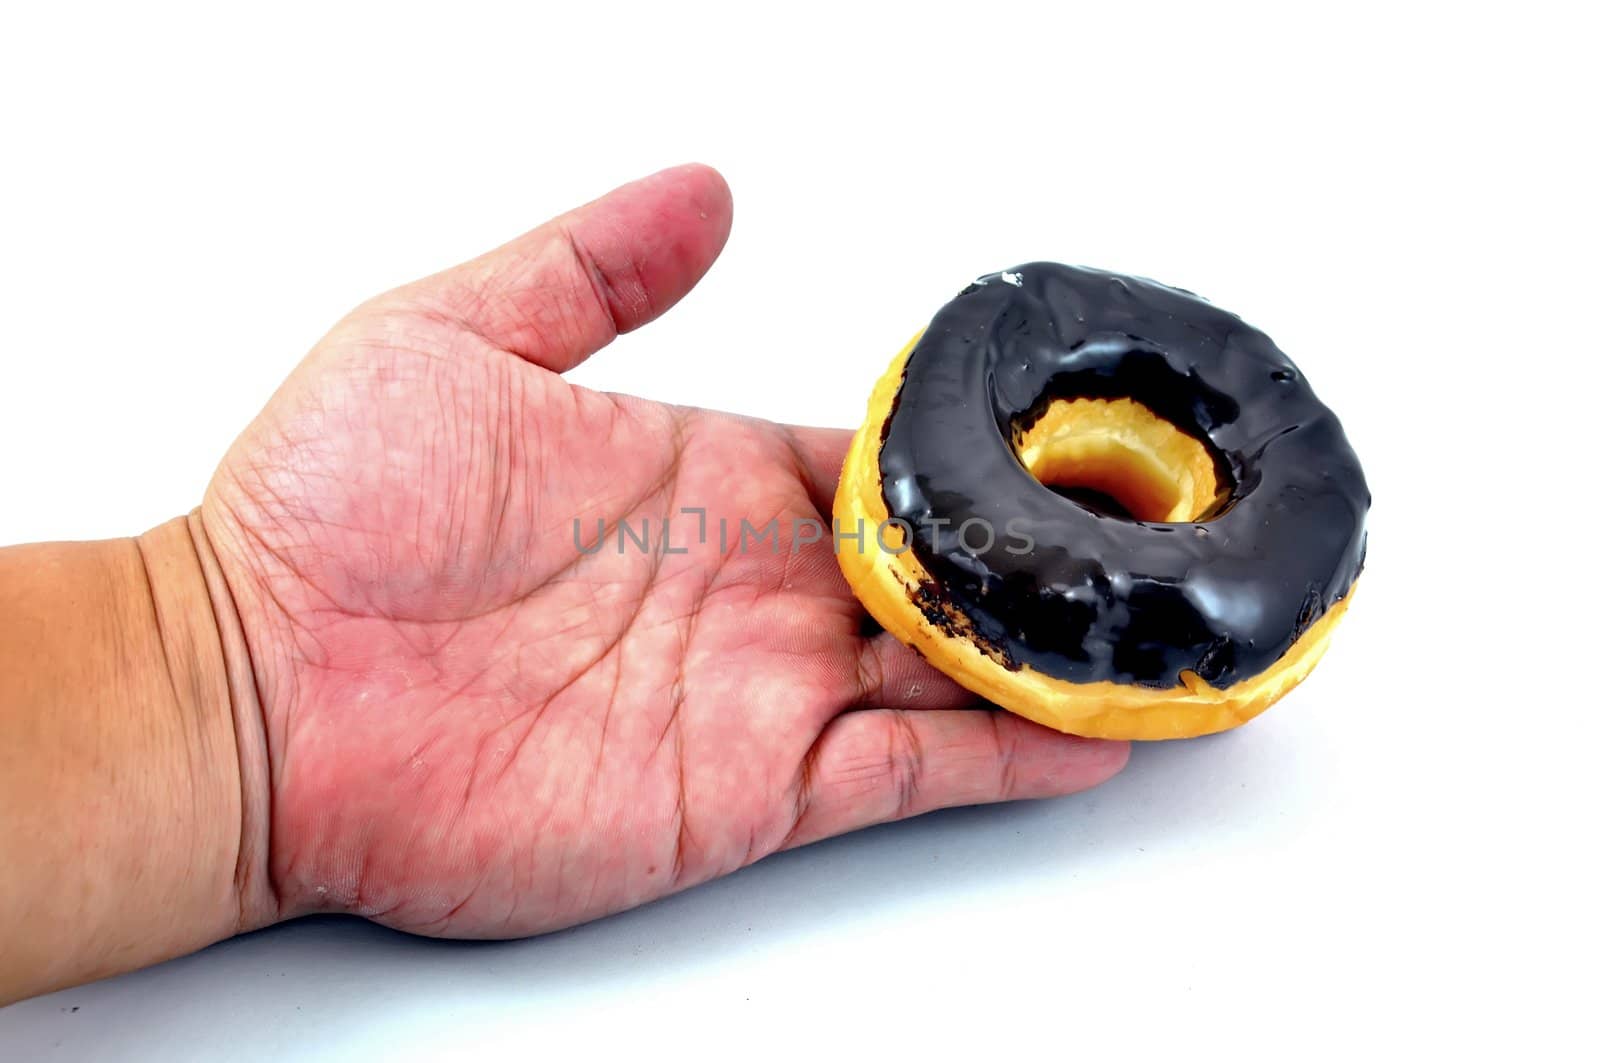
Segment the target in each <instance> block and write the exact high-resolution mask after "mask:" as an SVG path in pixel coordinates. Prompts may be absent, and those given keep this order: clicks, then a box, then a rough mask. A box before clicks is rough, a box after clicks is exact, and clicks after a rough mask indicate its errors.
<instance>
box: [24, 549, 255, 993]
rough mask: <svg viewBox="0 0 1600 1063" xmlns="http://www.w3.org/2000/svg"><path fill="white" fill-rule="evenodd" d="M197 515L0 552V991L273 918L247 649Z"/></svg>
mask: <svg viewBox="0 0 1600 1063" xmlns="http://www.w3.org/2000/svg"><path fill="white" fill-rule="evenodd" d="M197 523H198V522H197V521H195V520H193V519H192V518H188V517H184V518H179V519H177V520H174V521H169V522H168V523H166V524H163V525H161V526H159V527H157V528H155V529H152V530H151V531H149V532H147V533H145V534H144V535H142V536H139V537H138V538H136V539H121V540H111V541H106V542H97V543H56V544H40V545H35V546H23V547H14V548H11V549H8V550H5V551H0V606H3V608H0V636H3V637H0V851H4V852H6V853H7V855H8V860H10V859H14V860H15V862H14V863H13V864H12V866H11V867H10V868H8V873H7V875H6V876H4V878H3V880H0V939H4V940H5V941H6V949H5V957H4V960H3V961H0V1000H4V999H9V998H12V997H16V996H25V995H30V994H33V993H38V992H43V991H46V990H49V989H52V988H58V987H61V986H65V985H70V984H73V983H76V982H82V981H87V980H90V979H94V978H100V977H104V976H107V975H110V974H115V973H118V972H120V971H123V970H128V969H131V968H134V967H139V966H144V965H147V964H150V963H154V962H158V961H160V960H162V959H167V958H169V957H172V956H177V955H181V954H183V953H186V952H190V951H193V950H195V949H198V948H202V947H204V946H205V945H208V944H210V943H212V942H214V941H217V940H220V939H221V938H225V937H228V936H230V935H232V934H234V933H237V932H238V931H239V930H241V929H248V928H250V927H253V926H259V925H262V924H264V923H265V922H268V921H270V919H271V918H272V917H273V916H274V914H275V907H274V905H273V904H272V901H271V891H270V889H269V888H268V887H267V884H266V882H267V880H266V878H265V875H264V874H263V871H264V868H265V844H264V840H258V837H257V836H259V839H264V837H265V827H264V819H263V818H262V817H263V816H264V809H263V808H262V804H263V803H262V802H261V801H259V800H256V798H255V796H254V794H252V793H251V792H250V791H249V789H248V788H249V787H250V786H251V785H256V786H258V789H257V791H256V792H257V793H262V792H264V790H265V786H264V781H263V780H264V774H265V773H264V771H263V770H262V768H261V767H260V766H258V765H253V764H251V763H250V762H249V760H248V758H249V757H250V756H253V755H254V753H252V752H250V751H249V749H248V741H246V742H245V743H243V744H242V743H241V741H240V730H241V727H240V724H239V722H238V721H239V718H240V717H241V716H243V715H244V714H246V713H248V712H249V711H250V710H251V708H252V706H253V705H254V701H253V698H251V697H248V696H245V693H246V689H247V688H249V687H250V686H251V684H250V682H249V681H248V678H247V674H248V654H244V655H243V656H242V659H241V658H240V656H239V655H238V654H234V655H232V657H231V658H230V652H229V650H230V634H229V633H230V627H229V623H230V616H231V606H230V605H229V603H228V602H227V601H226V595H225V586H224V588H223V590H221V591H214V590H213V584H214V583H216V582H217V581H216V580H214V579H209V578H208V576H207V568H208V564H207V556H208V554H209V547H208V546H207V545H206V544H205V541H204V535H203V532H202V531H201V530H200V529H198V528H197V526H196V525H197ZM210 567H211V568H212V570H213V572H214V570H215V562H214V560H213V561H211V563H210ZM219 598H221V599H223V600H221V601H220V602H219ZM231 623H232V629H231V630H232V632H233V635H234V637H235V641H237V642H242V640H239V639H237V638H236V636H237V618H232V621H231ZM256 726H257V728H258V729H259V724H257V725H256ZM246 737H247V739H248V735H247V736H246ZM252 830H254V831H255V834H256V836H253V835H252ZM13 854H15V855H14V857H13Z"/></svg>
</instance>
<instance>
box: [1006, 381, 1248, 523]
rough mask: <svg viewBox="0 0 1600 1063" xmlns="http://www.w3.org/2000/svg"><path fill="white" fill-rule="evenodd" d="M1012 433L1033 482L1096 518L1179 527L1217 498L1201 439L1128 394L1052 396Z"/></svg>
mask: <svg viewBox="0 0 1600 1063" xmlns="http://www.w3.org/2000/svg"><path fill="white" fill-rule="evenodd" d="M1013 435H1014V438H1013V440H1012V448H1013V449H1014V450H1015V451H1016V455H1017V459H1018V460H1019V461H1021V462H1022V465H1023V467H1024V468H1025V469H1027V470H1028V472H1029V473H1030V474H1032V475H1033V477H1034V478H1035V479H1036V480H1038V481H1039V482H1040V483H1042V484H1044V485H1045V486H1046V487H1048V488H1050V489H1051V490H1052V491H1054V492H1055V493H1056V494H1058V495H1061V496H1062V497H1064V498H1068V499H1071V500H1072V501H1074V502H1076V503H1078V504H1079V505H1081V506H1084V507H1086V508H1088V509H1090V510H1093V511H1094V512H1096V513H1099V514H1101V515H1103V516H1107V517H1114V518H1118V519H1122V520H1137V521H1151V522H1159V523H1184V524H1187V523H1193V522H1196V521H1199V520H1201V519H1202V518H1203V517H1204V516H1205V514H1206V513H1208V512H1209V511H1211V510H1213V509H1215V508H1216V506H1217V503H1218V502H1220V501H1222V500H1223V495H1224V492H1223V490H1222V488H1221V486H1220V484H1219V483H1218V480H1217V469H1216V462H1215V461H1213V460H1212V457H1211V452H1210V451H1209V450H1207V449H1206V446H1205V444H1204V443H1202V442H1200V441H1199V440H1198V439H1195V438H1194V437H1193V436H1191V435H1189V434H1188V433H1186V432H1184V431H1182V430H1180V429H1179V428H1178V427H1176V426H1175V425H1173V424H1172V423H1171V422H1170V421H1167V420H1164V419H1163V418H1161V417H1158V416H1156V415H1155V414H1154V413H1152V412H1151V411H1150V409H1149V408H1148V407H1146V406H1144V405H1142V404H1141V403H1138V402H1136V401H1134V400H1133V399H1056V400H1055V401H1053V402H1051V404H1050V405H1049V406H1048V407H1047V408H1046V409H1045V411H1044V413H1043V415H1042V416H1040V417H1039V418H1038V419H1037V420H1035V421H1034V422H1033V423H1032V424H1031V425H1029V427H1028V428H1027V429H1026V430H1023V431H1021V432H1017V433H1014V434H1013Z"/></svg>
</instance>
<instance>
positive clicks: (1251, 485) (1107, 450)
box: [835, 262, 1370, 738]
mask: <svg viewBox="0 0 1600 1063" xmlns="http://www.w3.org/2000/svg"><path fill="white" fill-rule="evenodd" d="M1369 504H1370V495H1369V494H1368V491H1367V486H1366V481H1365V479H1364V477H1363V476H1362V472H1361V466H1360V463H1359V462H1358V461H1357V459H1356V456H1355V453H1354V452H1353V451H1352V450H1351V448H1350V445H1349V443H1348V442H1347V441H1346V439H1345V435H1344V431H1343V429H1342V428H1341V427H1340V425H1339V421H1338V419H1337V418H1336V417H1335V416H1334V415H1333V413H1332V412H1331V411H1329V410H1328V409H1327V407H1325V406H1323V405H1322V403H1321V402H1319V401H1318V400H1317V398H1316V396H1315V395H1314V394H1313V393H1312V391H1311V388H1310V386H1309V385H1308V384H1307V383H1306V380H1305V378H1304V377H1303V376H1302V375H1301V373H1300V371H1299V370H1298V369H1297V368H1296V367H1295V365H1294V364H1293V363H1292V362H1291V361H1290V360H1289V359H1288V358H1287V357H1286V356H1285V355H1284V354H1283V352H1282V351H1280V350H1278V348H1277V347H1276V346H1275V345H1274V344H1273V342H1272V341H1271V340H1270V339H1268V338H1267V337H1266V336H1265V335H1264V334H1262V333H1261V332H1260V331H1258V330H1256V329H1254V328H1252V327H1250V326H1249V325H1247V324H1245V323H1244V322H1243V321H1241V320H1240V319H1239V318H1238V317H1236V316H1234V315H1233V314H1230V313H1227V312H1226V311H1223V310H1220V309H1218V308H1216V307H1214V306H1212V305H1211V304H1210V303H1207V302H1206V301H1204V300H1203V299H1200V298H1199V297H1197V296H1195V295H1193V294H1191V293H1188V292H1185V291H1181V290H1179V289H1174V288H1168V287H1165V286H1163V285H1160V284H1156V283H1154V282H1152V281H1148V280H1143V279H1139V278H1134V277H1125V276H1119V275H1117V274H1113V273H1106V272H1101V271H1098V270H1090V269H1080V268H1074V267H1069V266H1063V265H1058V264H1055V263H1044V262H1036V263H1031V264H1028V265H1024V266H1019V267H1017V268H1016V269H1013V270H1007V271H1005V272H1002V273H997V274H990V275H988V276H985V277H982V278H980V279H979V280H978V281H976V282H975V283H973V284H972V285H970V286H968V287H967V288H966V289H965V290H964V291H962V292H961V293H960V294H959V295H958V296H957V297H956V298H955V299H954V300H952V301H951V302H950V303H949V304H948V305H946V306H945V307H944V309H943V310H941V311H940V312H939V314H938V315H937V316H936V317H934V319H933V321H932V322H931V323H930V324H929V325H928V327H927V329H926V330H925V332H924V333H922V334H921V336H920V337H919V338H918V339H916V340H913V342H912V344H911V345H910V346H909V347H908V348H907V349H906V351H903V352H902V353H901V355H900V356H899V357H898V358H897V359H896V360H895V362H894V364H893V365H891V367H890V369H889V372H888V373H887V374H886V375H885V377H884V378H883V379H882V380H881V381H880V382H879V385H878V388H877V389H876V390H875V392H874V395H873V399H872V402H871V403H870V404H869V411H868V417H867V421H866V423H865V424H864V425H863V426H862V428H861V431H860V432H858V433H857V435H856V439H855V441H854V443H853V444H852V447H851V451H850V455H849V457H848V458H847V460H846V463H845V470H844V474H843V476H842V478H841V483H840V489H839V494H838V498H837V499H836V503H835V516H836V518H837V519H838V521H839V524H840V528H841V532H842V533H843V534H842V535H841V539H840V547H839V558H840V564H841V567H842V568H843V570H844V572H845V575H846V577H847V578H848V579H849V580H850V582H851V585H852V587H853V588H854V589H855V591H856V593H857V596H858V597H860V598H861V599H862V601H863V603H864V604H865V605H866V606H867V608H868V610H869V611H870V612H871V613H872V614H873V615H874V617H876V618H877V620H878V621H879V622H880V623H882V624H883V626H884V627H885V629H887V630H889V631H891V632H892V633H894V634H895V635H896V636H897V637H899V638H901V639H902V640H904V641H906V642H908V643H910V644H911V645H912V646H914V647H916V648H917V649H918V650H920V651H921V652H922V653H923V654H924V655H925V656H927V657H928V658H929V659H930V660H931V661H932V662H933V663H934V664H935V665H936V666H938V667H940V668H941V669H942V670H944V671H946V672H947V673H949V674H950V675H952V676H953V677H954V678H955V679H957V680H958V681H960V682H962V683H963V684H964V685H966V686H967V687H968V688H969V689H972V690H973V691H975V692H976V693H978V694H980V695H983V696H985V697H987V698H989V699H990V700H991V701H994V702H995V703H997V704H999V705H1001V706H1003V707H1005V708H1008V709H1011V710H1013V711H1016V712H1019V713H1021V714H1022V715H1025V716H1028V717H1030V718H1032V719H1035V720H1038V721H1039V722H1041V723H1045V724H1047V725H1049V726H1053V727H1056V728H1058V729H1061V730H1066V731H1072V732H1075V733H1078V734H1086V735H1098V736H1104V737H1126V738H1165V737H1181V736H1187V735H1194V734H1204V733H1208V732H1211V731H1218V730H1223V729H1225V728H1227V727H1232V726H1236V725H1238V724H1239V723H1242V722H1244V721H1245V720H1247V719H1249V718H1250V717H1252V716H1254V715H1255V714H1257V713H1259V712H1260V711H1262V710H1264V709H1265V708H1266V707H1267V706H1268V705H1270V704H1271V703H1272V702H1273V701H1275V700H1276V699H1277V698H1278V697H1281V696H1282V695H1283V694H1284V693H1286V692H1287V691H1288V690H1289V689H1290V688H1292V687H1293V686H1294V685H1295V684H1296V683H1298V682H1299V681H1300V680H1301V679H1302V678H1304V676H1305V675H1306V674H1307V673H1308V672H1309V671H1310V670H1311V667H1312V666H1313V665H1314V664H1315V663H1316V661H1317V659H1319V658H1320V656H1321V654H1322V651H1323V650H1324V649H1325V648H1326V641H1327V636H1328V633H1329V632H1330V631H1331V630H1332V627H1333V625H1334V624H1335V623H1336V622H1337V620H1338V619H1339V617H1340V615H1341V614H1342V613H1343V611H1344V607H1345V603H1346V601H1347V599H1348V597H1349V595H1350V593H1351V591H1352V589H1353V587H1354V585H1355V581H1356V577H1357V576H1358V574H1359V573H1360V571H1361V567H1362V563H1363V560H1364V558H1365V550H1366V535H1365V518H1366V512H1367V509H1368V506H1369ZM858 522H859V526H861V527H864V528H865V534H864V535H863V536H862V538H861V539H860V540H859V543H860V548H859V549H857V548H856V541H855V540H853V539H849V538H845V537H844V536H847V535H849V533H851V532H853V531H855V530H857V528H858Z"/></svg>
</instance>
